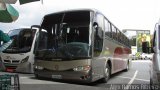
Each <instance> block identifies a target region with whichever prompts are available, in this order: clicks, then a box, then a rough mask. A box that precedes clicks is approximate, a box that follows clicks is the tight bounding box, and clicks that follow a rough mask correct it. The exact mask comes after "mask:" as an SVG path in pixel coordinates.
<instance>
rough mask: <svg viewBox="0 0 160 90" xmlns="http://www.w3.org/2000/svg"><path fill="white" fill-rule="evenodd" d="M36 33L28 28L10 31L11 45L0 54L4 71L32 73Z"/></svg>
mask: <svg viewBox="0 0 160 90" xmlns="http://www.w3.org/2000/svg"><path fill="white" fill-rule="evenodd" d="M37 32H38V31H37V30H34V29H32V30H31V29H30V28H20V29H14V30H10V31H9V32H8V35H9V36H10V38H11V39H12V43H11V45H10V46H9V47H8V48H7V49H6V50H4V51H3V52H2V53H1V59H2V62H3V64H4V70H5V71H8V72H23V73H33V64H34V54H33V51H34V45H35V36H36V33H37Z"/></svg>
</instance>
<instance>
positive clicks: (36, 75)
mask: <svg viewBox="0 0 160 90" xmlns="http://www.w3.org/2000/svg"><path fill="white" fill-rule="evenodd" d="M34 76H35V78H36V79H42V78H41V77H40V76H39V75H38V74H34Z"/></svg>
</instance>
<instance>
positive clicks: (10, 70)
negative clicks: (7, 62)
mask: <svg viewBox="0 0 160 90" xmlns="http://www.w3.org/2000/svg"><path fill="white" fill-rule="evenodd" d="M6 71H7V72H13V71H14V70H13V69H9V68H7V69H6Z"/></svg>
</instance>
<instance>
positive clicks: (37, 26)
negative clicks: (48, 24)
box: [31, 25, 41, 29]
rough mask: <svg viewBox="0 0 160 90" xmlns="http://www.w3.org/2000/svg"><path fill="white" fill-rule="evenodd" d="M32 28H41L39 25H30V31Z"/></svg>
mask: <svg viewBox="0 0 160 90" xmlns="http://www.w3.org/2000/svg"><path fill="white" fill-rule="evenodd" d="M32 28H41V26H40V25H32V26H31V29H32Z"/></svg>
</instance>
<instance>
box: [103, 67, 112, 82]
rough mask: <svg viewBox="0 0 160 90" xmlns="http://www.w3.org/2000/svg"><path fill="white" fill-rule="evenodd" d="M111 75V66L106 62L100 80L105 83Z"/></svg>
mask: <svg viewBox="0 0 160 90" xmlns="http://www.w3.org/2000/svg"><path fill="white" fill-rule="evenodd" d="M110 76H111V68H110V66H109V65H108V64H106V68H105V71H104V78H102V82H104V83H107V82H108V80H109V78H110Z"/></svg>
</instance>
